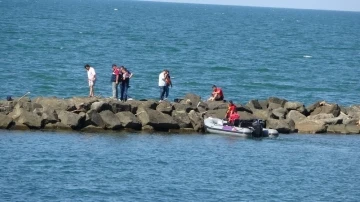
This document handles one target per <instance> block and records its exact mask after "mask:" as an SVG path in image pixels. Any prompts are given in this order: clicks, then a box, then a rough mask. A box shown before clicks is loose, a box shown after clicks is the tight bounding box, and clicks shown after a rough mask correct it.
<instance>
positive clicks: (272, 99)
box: [267, 97, 288, 107]
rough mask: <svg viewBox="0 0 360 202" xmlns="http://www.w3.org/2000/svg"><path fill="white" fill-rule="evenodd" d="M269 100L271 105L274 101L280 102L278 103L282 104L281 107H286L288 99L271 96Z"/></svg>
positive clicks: (275, 102)
mask: <svg viewBox="0 0 360 202" xmlns="http://www.w3.org/2000/svg"><path fill="white" fill-rule="evenodd" d="M267 101H268V103H269V105H270V104H271V103H273V104H278V105H280V106H281V107H284V106H285V103H287V102H288V101H287V100H285V99H282V98H277V97H269V98H268V100H267Z"/></svg>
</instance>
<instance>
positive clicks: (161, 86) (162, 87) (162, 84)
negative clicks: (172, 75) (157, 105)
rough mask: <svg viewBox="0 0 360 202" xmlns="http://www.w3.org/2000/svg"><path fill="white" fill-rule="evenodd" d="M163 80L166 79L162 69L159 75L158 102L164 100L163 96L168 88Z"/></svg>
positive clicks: (164, 71)
mask: <svg viewBox="0 0 360 202" xmlns="http://www.w3.org/2000/svg"><path fill="white" fill-rule="evenodd" d="M165 79H166V70H165V69H164V70H163V71H162V72H161V73H160V74H159V89H160V102H162V101H163V100H164V95H165V92H166V91H167V88H168V86H167V85H166V81H165Z"/></svg>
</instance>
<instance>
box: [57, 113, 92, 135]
mask: <svg viewBox="0 0 360 202" xmlns="http://www.w3.org/2000/svg"><path fill="white" fill-rule="evenodd" d="M58 118H59V120H60V122H61V123H62V124H64V125H66V126H69V127H70V128H72V129H75V130H78V129H81V128H82V127H83V126H84V123H85V118H86V116H85V115H80V114H75V113H72V112H68V111H58Z"/></svg>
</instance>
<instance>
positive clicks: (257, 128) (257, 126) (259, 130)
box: [252, 119, 263, 137]
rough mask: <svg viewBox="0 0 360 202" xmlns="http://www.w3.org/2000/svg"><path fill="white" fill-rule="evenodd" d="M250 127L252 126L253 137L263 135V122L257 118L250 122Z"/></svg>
mask: <svg viewBox="0 0 360 202" xmlns="http://www.w3.org/2000/svg"><path fill="white" fill-rule="evenodd" d="M252 127H253V128H254V130H253V132H252V136H253V137H262V136H263V123H261V122H260V121H259V119H255V120H254V121H253V122H252Z"/></svg>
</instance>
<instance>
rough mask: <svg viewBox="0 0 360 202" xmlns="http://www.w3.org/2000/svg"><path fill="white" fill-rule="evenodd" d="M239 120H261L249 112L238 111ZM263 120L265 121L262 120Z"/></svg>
mask: <svg viewBox="0 0 360 202" xmlns="http://www.w3.org/2000/svg"><path fill="white" fill-rule="evenodd" d="M238 114H239V115H240V120H252V119H263V118H261V117H258V116H256V115H255V114H251V113H249V112H244V111H239V112H238ZM263 120H265V119H263Z"/></svg>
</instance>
